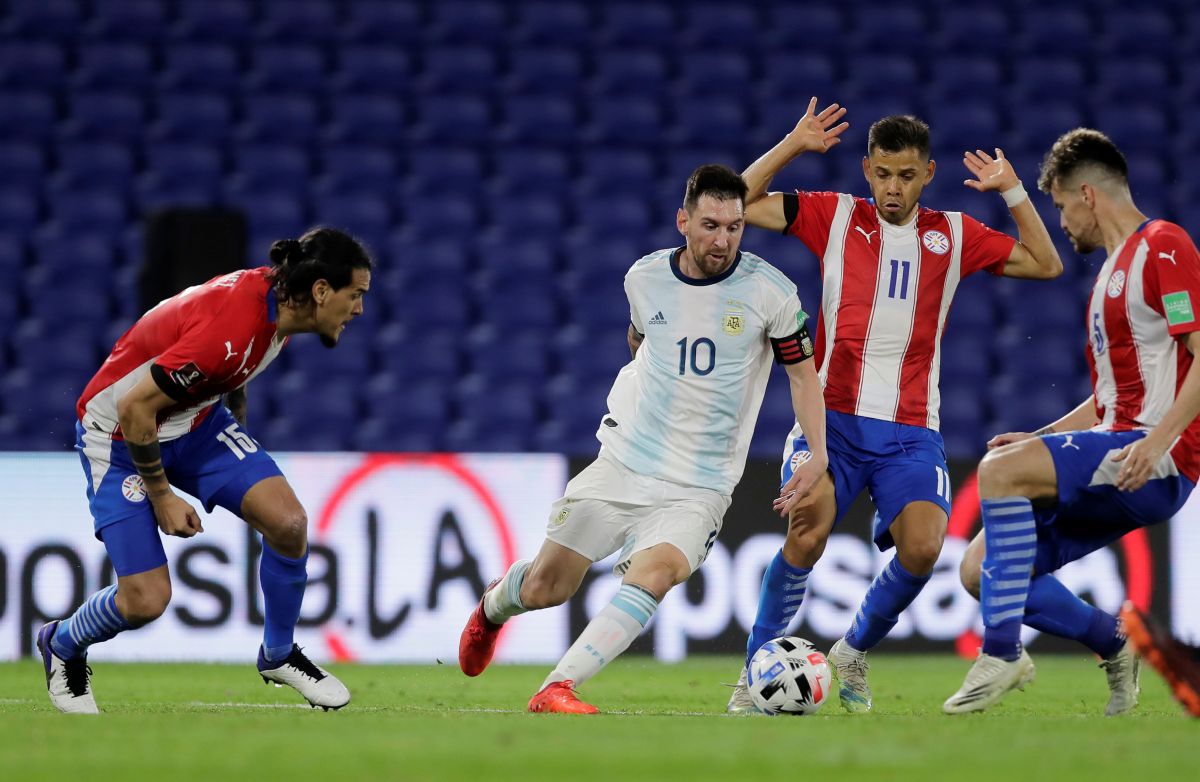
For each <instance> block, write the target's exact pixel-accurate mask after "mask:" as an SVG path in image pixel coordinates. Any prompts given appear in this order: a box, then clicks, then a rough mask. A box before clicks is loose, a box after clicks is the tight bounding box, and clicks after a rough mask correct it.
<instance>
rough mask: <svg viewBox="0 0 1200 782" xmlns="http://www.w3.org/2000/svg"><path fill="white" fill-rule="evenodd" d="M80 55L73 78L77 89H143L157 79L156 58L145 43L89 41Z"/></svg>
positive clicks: (80, 50)
mask: <svg viewBox="0 0 1200 782" xmlns="http://www.w3.org/2000/svg"><path fill="white" fill-rule="evenodd" d="M78 57H79V64H78V66H77V67H76V68H75V72H74V74H73V75H72V78H71V81H72V83H73V84H74V86H75V88H76V89H84V90H95V89H124V90H144V89H147V88H148V87H149V86H150V84H151V82H152V80H153V79H154V61H153V58H152V57H151V53H150V49H149V47H147V46H145V45H143V44H139V43H123V44H112V43H102V44H87V45H84V46H81V47H80V48H79V55H78Z"/></svg>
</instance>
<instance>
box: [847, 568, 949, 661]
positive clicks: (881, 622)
mask: <svg viewBox="0 0 1200 782" xmlns="http://www.w3.org/2000/svg"><path fill="white" fill-rule="evenodd" d="M929 578H930V577H929V576H914V575H913V574H912V573H909V572H908V571H907V570H905V568H904V565H901V564H900V557H899V556H895V557H892V561H891V562H889V563H888V564H887V567H885V568H884V569H883V570H882V571H880V573H879V575H877V576H875V580H874V581H872V582H871V586H870V587H868V588H867V594H866V596H865V597H863V601H862V605H860V606H859V607H858V613H857V614H855V615H854V624H852V625H850V630H849V632H847V633H846V643H848V644H850V646H851V648H853V649H856V650H858V651H860V652H865V651H867V650H868V649H871V648H873V647H874V646H875V645H876V644H878V643H879V642H880V641H882V640H883V639H884V637H885V636H886V635H887V634H888V633H890V632H891V631H892V628H893V627H895V626H896V622H898V621H899V620H900V612H902V611H903V610H904V609H906V608H908V606H909V604H910V603H912V601H913V600H915V599H916V597H917V595H919V594H921V590H922V589H924V588H925V585H926V584H927V583H929Z"/></svg>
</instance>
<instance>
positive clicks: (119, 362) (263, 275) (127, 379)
mask: <svg viewBox="0 0 1200 782" xmlns="http://www.w3.org/2000/svg"><path fill="white" fill-rule="evenodd" d="M269 272H270V267H261V268H257V269H248V270H244V271H236V272H233V273H231V274H226V275H223V276H221V277H214V278H213V279H211V280H209V281H208V282H206V283H204V284H203V285H195V286H192V287H191V288H188V289H187V290H184V291H182V292H181V293H178V294H176V295H175V296H172V297H171V298H169V299H167V300H165V301H162V302H160V303H159V304H158V305H157V306H156V307H154V308H153V309H152V310H150V311H149V312H147V313H146V314H145V315H143V316H142V317H141V318H140V319H138V322H137V323H134V324H133V326H132V327H130V329H129V330H128V331H126V332H125V333H124V334H122V335H121V338H120V339H118V340H117V344H116V346H115V347H113V350H112V353H111V354H110V355H109V357H108V359H107V360H106V361H105V362H104V364H102V365H101V367H100V371H99V372H97V373H96V375H95V376H94V377H93V378H92V379H91V382H89V383H88V385H87V388H85V389H84V390H83V395H82V396H81V397H80V398H79V402H78V403H77V405H76V413H77V414H78V415H79V420H80V422H81V423H82V424H83V426H84V427H85V428H86V429H88V430H89V431H96V432H102V433H104V434H108V435H111V436H112V437H113V438H114V439H121V432H120V424H119V422H118V420H117V401H118V400H119V399H120V398H121V396H122V395H123V394H124V393H125V392H126V391H128V390H129V389H131V388H133V386H134V385H135V384H137V382H138V381H139V380H141V379H142V378H143V377H145V376H146V374H147V373H148V372H152V371H153V374H154V376H155V380H156V381H157V383H158V385H159V387H160V388H162V389H163V391H165V392H166V393H167V394H168V395H170V396H171V398H173V399H175V400H176V402H177V404H174V405H171V406H170V407H167V408H165V409H163V410H162V411H160V412H159V415H158V439H159V440H162V441H166V440H173V439H175V438H177V437H180V436H182V435H185V434H187V433H188V432H190V431H192V430H193V429H195V428H196V427H197V426H199V425H200V423H201V422H202V421H203V420H204V419H205V418H206V417H207V416H208V414H209V413H210V412H211V411H212V407H213V405H214V404H216V403H217V402H218V400H219V399H220V396H221V394H225V393H228V392H230V391H233V390H234V389H237V388H240V387H241V386H243V385H245V384H246V383H247V382H248V381H249V380H250V378H252V377H254V376H255V375H257V374H258V373H259V372H261V371H262V370H263V369H264V368H265V367H266V366H267V364H269V363H271V361H272V360H273V359H274V358H275V356H277V355H279V351H280V349H282V348H283V346H284V344H285V343H286V342H287V338H286V337H284V338H279V337H277V336H276V334H275V332H276V330H277V325H276V322H275V321H276V315H277V305H276V301H275V293H274V291H273V290H272V286H271V280H270V277H269V276H268V275H269Z"/></svg>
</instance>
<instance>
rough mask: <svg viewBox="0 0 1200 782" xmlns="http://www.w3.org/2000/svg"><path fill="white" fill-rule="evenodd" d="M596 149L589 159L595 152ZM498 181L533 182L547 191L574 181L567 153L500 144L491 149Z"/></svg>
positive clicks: (543, 148) (560, 187)
mask: <svg viewBox="0 0 1200 782" xmlns="http://www.w3.org/2000/svg"><path fill="white" fill-rule="evenodd" d="M597 152H598V150H593V151H592V152H591V153H590V154H589V155H587V156H586V159H591V158H592V157H594V156H595V154H596V153H597ZM492 155H493V161H494V165H495V169H496V181H497V182H505V181H508V182H522V181H523V182H526V183H528V182H531V181H532V182H534V183H536V185H537V187H538V188H545V190H546V191H548V192H555V193H557V192H561V191H562V190H564V188H565V187H566V186H568V185H569V184H570V182H571V177H570V172H571V163H570V159H569V157H568V156H567V153H566V152H565V151H563V150H560V149H548V148H546V147H543V146H538V145H531V146H497V147H494V148H493V149H492Z"/></svg>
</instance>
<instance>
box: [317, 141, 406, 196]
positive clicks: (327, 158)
mask: <svg viewBox="0 0 1200 782" xmlns="http://www.w3.org/2000/svg"><path fill="white" fill-rule="evenodd" d="M320 155H321V158H320V159H321V171H322V174H321V184H320V187H321V188H322V189H324V190H326V191H329V192H338V191H342V192H345V191H346V190H351V189H361V190H377V191H384V190H387V189H390V188H391V187H393V186H394V185H395V183H396V178H397V164H396V156H395V155H394V154H393V153H392V150H391V149H389V148H388V147H387V146H384V145H380V146H364V145H362V144H348V145H344V146H333V145H326V146H323V147H322V148H321V150H320Z"/></svg>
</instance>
